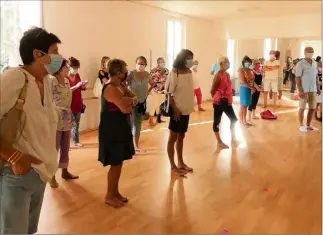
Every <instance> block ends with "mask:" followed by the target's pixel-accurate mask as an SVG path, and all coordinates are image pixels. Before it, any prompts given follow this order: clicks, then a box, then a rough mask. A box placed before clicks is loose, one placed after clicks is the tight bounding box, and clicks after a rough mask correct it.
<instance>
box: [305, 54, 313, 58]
mask: <svg viewBox="0 0 323 235" xmlns="http://www.w3.org/2000/svg"><path fill="white" fill-rule="evenodd" d="M313 54H314V53H306V58H308V59H312V58H313Z"/></svg>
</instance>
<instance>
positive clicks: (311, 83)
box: [295, 59, 318, 92]
mask: <svg viewBox="0 0 323 235" xmlns="http://www.w3.org/2000/svg"><path fill="white" fill-rule="evenodd" d="M317 73H318V70H317V63H316V61H315V60H312V64H310V63H309V62H307V60H305V59H302V60H301V61H299V62H298V63H297V65H296V73H295V75H296V77H300V78H301V81H302V88H303V90H304V92H317V87H316V76H317Z"/></svg>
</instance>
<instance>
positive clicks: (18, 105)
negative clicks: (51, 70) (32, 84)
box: [14, 71, 29, 110]
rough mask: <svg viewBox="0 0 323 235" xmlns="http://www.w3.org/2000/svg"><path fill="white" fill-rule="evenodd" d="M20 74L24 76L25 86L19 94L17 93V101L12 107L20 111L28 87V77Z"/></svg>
mask: <svg viewBox="0 0 323 235" xmlns="http://www.w3.org/2000/svg"><path fill="white" fill-rule="evenodd" d="M22 73H23V74H24V75H25V84H24V86H23V87H22V89H21V91H20V93H19V97H18V100H17V102H16V104H15V105H14V107H15V108H16V109H18V110H22V108H23V106H24V104H25V102H26V95H27V85H28V82H29V80H28V77H27V74H26V73H25V72H23V71H22Z"/></svg>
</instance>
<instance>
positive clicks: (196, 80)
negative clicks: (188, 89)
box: [191, 60, 205, 112]
mask: <svg viewBox="0 0 323 235" xmlns="http://www.w3.org/2000/svg"><path fill="white" fill-rule="evenodd" d="M198 67H199V62H198V61H197V60H194V65H193V68H192V69H191V70H192V76H193V87H194V95H195V96H196V101H197V106H198V111H200V112H204V111H205V109H203V108H202V91H201V88H200V84H199V77H198V71H197V70H198Z"/></svg>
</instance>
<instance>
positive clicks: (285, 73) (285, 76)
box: [283, 71, 290, 85]
mask: <svg viewBox="0 0 323 235" xmlns="http://www.w3.org/2000/svg"><path fill="white" fill-rule="evenodd" d="M289 76H290V71H285V72H284V81H283V84H284V85H286V82H287V81H288V79H289Z"/></svg>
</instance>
